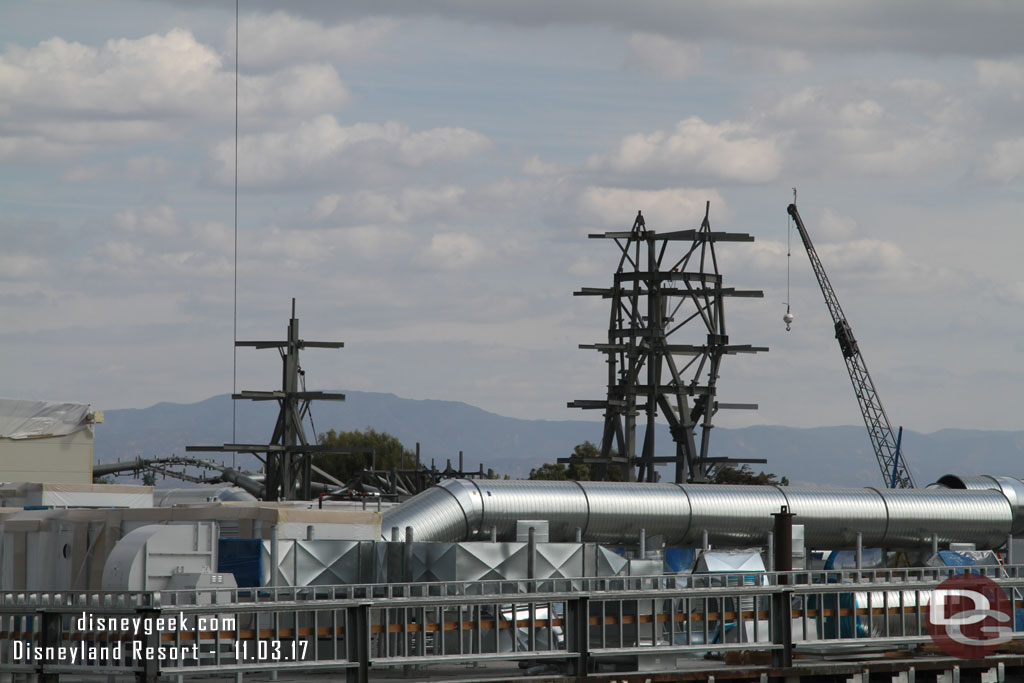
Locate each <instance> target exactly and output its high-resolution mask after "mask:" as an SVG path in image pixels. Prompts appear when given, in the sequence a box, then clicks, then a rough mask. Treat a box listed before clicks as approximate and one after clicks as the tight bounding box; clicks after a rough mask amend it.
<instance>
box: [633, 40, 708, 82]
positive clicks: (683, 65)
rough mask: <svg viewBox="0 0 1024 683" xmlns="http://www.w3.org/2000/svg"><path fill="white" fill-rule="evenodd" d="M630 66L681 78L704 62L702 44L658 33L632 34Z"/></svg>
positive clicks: (693, 71) (663, 75)
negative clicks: (700, 45)
mask: <svg viewBox="0 0 1024 683" xmlns="http://www.w3.org/2000/svg"><path fill="white" fill-rule="evenodd" d="M627 64H628V65H630V66H634V67H638V68H642V69H647V70H649V71H653V72H654V73H655V74H657V75H658V76H660V77H661V78H665V79H669V80H681V79H684V78H686V77H687V76H690V75H692V74H693V73H695V72H696V71H697V67H698V66H699V65H700V47H699V46H698V45H696V44H694V43H686V42H682V41H679V40H674V39H672V38H668V37H666V36H663V35H658V34H657V33H633V34H631V35H630V36H629V59H628V61H627Z"/></svg>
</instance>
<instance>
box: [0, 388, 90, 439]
mask: <svg viewBox="0 0 1024 683" xmlns="http://www.w3.org/2000/svg"><path fill="white" fill-rule="evenodd" d="M88 416H89V404H87V403H57V402H54V401H25V400H22V399H17V398H0V438H3V439H31V438H34V437H40V436H64V435H66V434H73V433H74V432H77V431H78V430H80V429H92V424H91V423H90V422H89V417H88Z"/></svg>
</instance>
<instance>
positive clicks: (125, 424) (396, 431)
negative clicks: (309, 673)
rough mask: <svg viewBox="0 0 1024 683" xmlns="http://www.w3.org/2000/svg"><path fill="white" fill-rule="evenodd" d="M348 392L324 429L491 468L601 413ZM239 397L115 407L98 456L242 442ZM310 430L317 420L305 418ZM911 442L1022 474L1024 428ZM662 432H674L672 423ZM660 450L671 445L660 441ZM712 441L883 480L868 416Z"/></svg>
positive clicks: (326, 412) (810, 467) (917, 462)
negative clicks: (519, 413)
mask: <svg viewBox="0 0 1024 683" xmlns="http://www.w3.org/2000/svg"><path fill="white" fill-rule="evenodd" d="M342 393H345V394H346V396H347V400H346V401H344V402H342V403H328V402H322V403H314V404H313V410H312V413H313V423H314V425H315V427H316V431H317V432H325V431H327V430H328V429H337V430H352V429H365V428H367V427H373V428H374V429H377V430H379V431H386V432H389V433H391V434H393V435H395V436H396V437H398V439H399V440H401V441H402V443H404V444H405V446H406V447H407V448H409V449H413V448H414V447H415V443H416V442H417V441H418V442H419V443H420V445H421V453H422V459H423V462H424V463H425V464H428V465H429V463H430V461H431V459H433V460H434V461H435V463H436V464H437V466H438V467H442V468H443V467H444V466H445V464H446V460H448V459H450V460H451V461H452V464H453V465H454V464H455V463H456V462H457V459H458V453H459V450H462V451H464V453H465V466H466V469H477V468H478V467H479V465H480V464H481V463H482V464H483V466H484V469H485V470H486V469H488V468H493V469H494V470H495V471H496V472H500V473H503V474H504V473H507V474H509V475H511V476H513V477H516V476H526V474H527V473H529V471H530V469H531V468H532V467H536V466H538V465H539V464H541V463H544V462H554V461H555V460H556V459H557V458H559V457H564V456H567V455H569V454H570V453H571V452H572V448H573V446H575V445H576V444H578V443H582V442H583V441H585V440H590V441H593V442H598V441H599V440H600V438H601V427H602V425H601V423H600V422H588V421H583V420H521V419H517V418H510V417H503V416H501V415H496V414H494V413H490V412H487V411H485V410H482V409H480V408H477V407H475V406H471V405H469V404H466V403H460V402H456V401H439V400H413V399H405V398H400V397H398V396H395V395H394V394H384V393H372V392H358V391H350V392H342ZM231 404H232V401H231V399H230V397H229V396H228V395H226V394H225V395H221V396H214V397H212V398H209V399H206V400H204V401H200V402H198V403H191V404H176V403H158V404H156V405H154V406H151V407H149V408H142V409H127V410H108V411H106V421H105V422H104V423H103V424H101V425H97V427H96V441H95V457H96V459H97V460H98V461H101V462H108V461H111V460H117V459H121V460H126V459H134V458H136V457H138V456H142V457H161V456H168V455H172V454H177V455H184V454H185V446H193V445H215V446H216V445H221V444H223V443H227V442H230V441H232V405H231ZM236 410H237V414H236V428H235V434H236V435H235V438H234V441H236V442H238V443H265V442H266V440H267V439H269V438H270V435H271V433H272V431H273V427H274V420H275V418H276V416H277V404H276V403H274V402H255V403H254V402H248V401H238V402H237V406H236ZM307 434H308V435H309V436H310V437H312V430H310V429H309V426H308V422H307ZM903 438H904V447H905V450H906V453H907V456H906V457H907V460H908V463H909V466H910V468H911V472H912V473H913V476H914V478H915V481H916V483H917V484H918V485H919V486H924V485H926V484H928V483H930V482H932V481H935V480H936V479H937V478H938V477H940V476H942V475H943V474H946V473H950V472H955V473H958V474H993V475H999V474H1005V475H1010V476H1022V475H1024V471H1022V470H1024V468H1022V467H1021V464H1020V463H1021V462H1024V459H1022V456H1024V431H984V430H966V429H953V428H949V429H943V430H940V431H938V432H934V433H932V434H918V433H916V432H911V431H906V430H905V431H904V435H903ZM658 442H659V443H660V444H663V445H667V444H668V443H670V437H669V434H668V429H667V427H664V426H662V429H661V431H660V433H659V434H658ZM659 450H662V449H659ZM711 450H712V452H713V454H714V455H715V456H716V457H723V456H725V457H733V458H744V457H746V458H767V460H768V463H767V464H766V465H753V468H754V469H755V471H757V470H764V471H768V472H774V473H776V474H778V475H780V476H787V477H789V479H790V481H791V483H792V484H794V485H798V484H815V485H826V484H830V485H837V486H875V487H877V486H881V485H882V478H881V475H880V473H879V471H878V466H877V464H876V461H875V457H874V454H873V453H872V451H871V445H870V442H869V441H868V438H867V434H866V433H865V430H864V428H863V427H862V426H853V425H851V426H840V427H816V428H811V429H800V428H794V427H781V426H755V427H746V428H742V429H726V428H722V427H716V428H715V430H714V432H713V434H712V444H711ZM192 455H196V456H198V457H206V458H208V459H214V460H221V461H225V459H226V461H228V462H230V459H231V457H232V456H231V455H230V454H223V453H209V454H202V453H195V454H192ZM239 465H240V466H242V467H246V468H249V469H257V468H258V466H259V463H258V462H257V461H256V460H255V458H253V457H252V456H245V455H243V456H239Z"/></svg>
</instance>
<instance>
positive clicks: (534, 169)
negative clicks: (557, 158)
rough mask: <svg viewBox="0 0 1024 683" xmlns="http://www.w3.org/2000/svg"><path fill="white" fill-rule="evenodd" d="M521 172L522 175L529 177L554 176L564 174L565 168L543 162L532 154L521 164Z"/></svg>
mask: <svg viewBox="0 0 1024 683" xmlns="http://www.w3.org/2000/svg"><path fill="white" fill-rule="evenodd" d="M522 171H523V174H524V175H529V176H554V175H561V174H562V173H565V168H563V167H562V166H559V165H558V164H554V163H550V162H547V161H543V160H542V159H541V158H540V156H538V155H536V154H534V155H533V156H531V157H530V158H529V159H527V160H526V161H525V162H524V163H523V167H522Z"/></svg>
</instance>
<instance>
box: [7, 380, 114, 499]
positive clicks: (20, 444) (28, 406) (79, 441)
mask: <svg viewBox="0 0 1024 683" xmlns="http://www.w3.org/2000/svg"><path fill="white" fill-rule="evenodd" d="M96 417H97V416H96V415H94V414H93V413H92V412H91V411H90V409H89V406H88V405H87V404H83V403H57V402H52V401H25V400H19V399H11V398H0V482H41V483H48V484H92V458H93V454H92V441H93V423H94V421H96ZM101 421H102V418H101Z"/></svg>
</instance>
